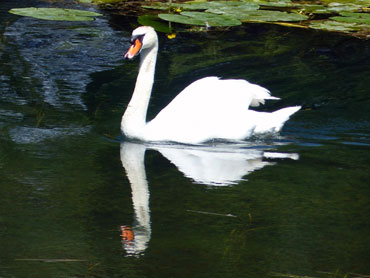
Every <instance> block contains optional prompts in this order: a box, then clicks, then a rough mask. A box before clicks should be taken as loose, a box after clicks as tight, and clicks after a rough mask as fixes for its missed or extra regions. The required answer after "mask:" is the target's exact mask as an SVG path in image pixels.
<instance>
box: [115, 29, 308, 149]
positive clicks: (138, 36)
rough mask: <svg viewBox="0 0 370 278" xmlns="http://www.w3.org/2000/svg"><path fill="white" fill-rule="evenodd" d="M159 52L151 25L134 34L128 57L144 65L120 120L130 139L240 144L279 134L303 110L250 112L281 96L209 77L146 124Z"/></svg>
mask: <svg viewBox="0 0 370 278" xmlns="http://www.w3.org/2000/svg"><path fill="white" fill-rule="evenodd" d="M157 52H158V38H157V34H156V32H155V31H154V29H153V28H152V27H148V26H141V27H138V28H136V29H135V30H134V31H133V32H132V38H131V46H130V48H129V50H128V52H127V53H126V54H125V55H124V57H125V58H127V59H132V58H134V57H135V56H136V55H138V54H139V53H140V56H141V62H140V69H139V74H138V76H137V80H136V85H135V89H134V93H133V95H132V98H131V100H130V102H129V104H128V107H127V109H126V111H125V113H124V115H123V117H122V121H121V130H122V132H123V134H124V135H125V136H126V137H129V138H135V139H139V140H143V141H174V142H180V143H186V144H198V143H202V142H205V141H208V140H212V139H223V140H242V139H245V138H247V137H249V136H251V135H255V134H261V133H272V132H278V131H280V129H281V128H282V126H283V124H284V123H285V122H286V121H287V120H288V119H289V117H290V115H292V114H293V113H295V112H297V111H298V110H299V109H300V108H301V107H300V106H294V107H287V108H283V109H280V110H278V111H275V112H272V113H266V112H257V111H253V110H249V109H248V108H249V106H259V105H260V104H264V102H265V100H266V99H278V98H276V97H273V96H271V95H270V92H269V91H268V90H267V89H265V88H263V87H261V86H258V85H255V84H251V83H249V82H248V81H246V80H237V79H227V80H221V79H219V78H217V77H206V78H202V79H199V80H197V81H195V82H193V83H192V84H190V85H189V86H188V87H186V88H185V89H184V90H183V91H182V92H181V93H179V94H178V95H177V96H176V97H175V98H174V99H173V100H172V102H171V103H170V104H168V105H167V106H166V107H165V108H164V109H163V110H162V111H160V112H159V113H158V115H157V116H156V117H155V118H154V119H153V120H151V121H150V122H146V113H147V109H148V104H149V99H150V95H151V91H152V87H153V82H154V72H155V64H156V59H157Z"/></svg>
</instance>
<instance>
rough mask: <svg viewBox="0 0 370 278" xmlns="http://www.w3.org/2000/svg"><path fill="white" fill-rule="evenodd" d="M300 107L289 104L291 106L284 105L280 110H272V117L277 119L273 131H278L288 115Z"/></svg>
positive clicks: (287, 118)
mask: <svg viewBox="0 0 370 278" xmlns="http://www.w3.org/2000/svg"><path fill="white" fill-rule="evenodd" d="M301 108H302V107H301V106H291V107H286V108H282V109H280V110H277V111H275V112H273V113H272V114H273V117H274V118H275V119H276V121H277V125H276V127H275V131H280V130H281V128H282V127H283V125H284V123H285V122H286V121H287V120H289V118H290V116H291V115H293V114H294V113H295V112H297V111H298V110H300V109H301Z"/></svg>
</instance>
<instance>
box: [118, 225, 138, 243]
mask: <svg viewBox="0 0 370 278" xmlns="http://www.w3.org/2000/svg"><path fill="white" fill-rule="evenodd" d="M121 237H122V240H123V241H124V242H130V241H133V240H134V238H135V236H134V232H133V231H132V229H131V228H130V227H128V226H121Z"/></svg>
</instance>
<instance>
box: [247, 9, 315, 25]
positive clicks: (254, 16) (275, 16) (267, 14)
mask: <svg viewBox="0 0 370 278" xmlns="http://www.w3.org/2000/svg"><path fill="white" fill-rule="evenodd" d="M306 19H308V17H307V16H305V15H302V14H297V13H287V12H279V11H267V10H258V11H251V12H246V13H245V14H244V18H243V19H242V21H243V22H248V21H258V22H274V21H282V22H289V21H302V20H306Z"/></svg>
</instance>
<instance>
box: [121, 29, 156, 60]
mask: <svg viewBox="0 0 370 278" xmlns="http://www.w3.org/2000/svg"><path fill="white" fill-rule="evenodd" d="M130 43H131V46H130V48H129V49H128V51H127V53H126V54H125V55H124V58H126V59H132V58H134V57H135V56H136V55H138V54H139V53H140V52H141V51H142V50H145V49H149V48H153V47H155V46H157V44H158V37H157V33H156V32H155V31H154V29H153V28H152V27H150V26H140V27H138V28H136V29H135V30H134V31H133V32H132V36H131V40H130Z"/></svg>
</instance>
